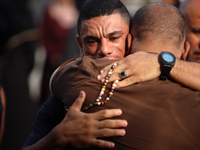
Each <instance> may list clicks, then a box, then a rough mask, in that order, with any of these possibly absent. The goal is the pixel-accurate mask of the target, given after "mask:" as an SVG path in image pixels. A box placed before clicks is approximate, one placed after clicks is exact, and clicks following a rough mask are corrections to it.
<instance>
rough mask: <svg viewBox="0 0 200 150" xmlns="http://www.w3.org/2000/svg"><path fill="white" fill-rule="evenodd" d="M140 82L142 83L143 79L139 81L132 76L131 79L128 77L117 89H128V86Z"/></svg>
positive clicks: (120, 82) (119, 83) (118, 84)
mask: <svg viewBox="0 0 200 150" xmlns="http://www.w3.org/2000/svg"><path fill="white" fill-rule="evenodd" d="M139 82H142V79H139V78H138V77H134V76H131V77H128V78H126V79H124V80H121V81H119V82H118V83H117V86H116V88H121V87H126V86H129V85H132V84H135V83H139Z"/></svg>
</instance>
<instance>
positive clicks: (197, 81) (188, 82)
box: [170, 59, 200, 91]
mask: <svg viewBox="0 0 200 150" xmlns="http://www.w3.org/2000/svg"><path fill="white" fill-rule="evenodd" d="M170 77H171V78H172V79H173V80H174V81H176V82H177V83H179V84H181V85H183V86H186V87H189V88H191V89H193V90H198V91H200V64H199V63H195V62H188V61H183V60H179V59H177V60H176V64H175V65H174V67H173V68H172V70H171V72H170Z"/></svg>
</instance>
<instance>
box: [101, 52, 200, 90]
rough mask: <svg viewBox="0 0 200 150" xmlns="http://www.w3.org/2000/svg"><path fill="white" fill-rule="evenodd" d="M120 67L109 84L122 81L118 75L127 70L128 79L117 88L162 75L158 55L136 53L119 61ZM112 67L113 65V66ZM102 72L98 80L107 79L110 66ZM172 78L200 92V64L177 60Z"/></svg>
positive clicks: (171, 73) (172, 71)
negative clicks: (116, 80)
mask: <svg viewBox="0 0 200 150" xmlns="http://www.w3.org/2000/svg"><path fill="white" fill-rule="evenodd" d="M118 63H119V65H118V66H117V67H116V68H115V70H114V71H113V74H112V76H111V78H110V80H109V82H112V81H114V80H115V79H118V80H119V79H120V78H119V75H118V73H119V72H121V71H123V70H125V71H126V72H127V75H128V78H126V79H124V80H122V81H120V82H119V83H118V84H117V87H118V88H119V87H125V86H128V85H131V84H134V83H139V82H144V81H148V80H152V79H155V78H157V77H159V75H160V73H161V72H160V64H159V62H158V54H152V53H147V52H143V51H140V52H136V53H133V54H130V55H128V56H127V57H125V58H123V59H121V60H119V61H118ZM111 65H112V64H111ZM111 65H109V66H107V67H105V68H104V69H103V70H101V75H99V76H98V77H97V79H98V80H102V79H104V78H105V76H106V73H107V71H108V69H109V68H110V66H111ZM170 78H171V79H173V80H174V81H176V82H178V83H179V84H181V85H183V86H186V87H189V88H191V89H194V90H198V91H200V64H199V63H194V62H187V61H182V60H179V59H177V60H176V64H175V66H174V67H173V68H172V70H171V72H170Z"/></svg>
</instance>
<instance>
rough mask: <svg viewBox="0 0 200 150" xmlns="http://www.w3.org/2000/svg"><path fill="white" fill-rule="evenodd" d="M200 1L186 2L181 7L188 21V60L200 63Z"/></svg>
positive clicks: (187, 0) (188, 0)
mask: <svg viewBox="0 0 200 150" xmlns="http://www.w3.org/2000/svg"><path fill="white" fill-rule="evenodd" d="M199 8H200V0H186V1H185V2H184V3H183V4H182V5H181V7H180V10H181V11H182V12H183V14H184V15H185V17H186V19H187V23H188V28H187V41H188V42H189V43H190V51H189V53H188V57H187V60H188V61H192V62H197V63H200V10H199Z"/></svg>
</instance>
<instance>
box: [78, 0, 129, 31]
mask: <svg viewBox="0 0 200 150" xmlns="http://www.w3.org/2000/svg"><path fill="white" fill-rule="evenodd" d="M112 14H120V15H121V17H122V18H123V19H124V21H125V22H126V23H127V24H128V25H130V19H131V16H130V13H129V12H128V10H127V8H126V7H125V6H124V4H123V3H122V2H121V1H120V0H86V1H85V3H84V4H83V6H82V8H81V11H80V15H79V18H78V24H77V30H78V33H80V29H81V24H82V22H83V21H84V20H89V19H92V18H95V17H101V16H109V15H112Z"/></svg>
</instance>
